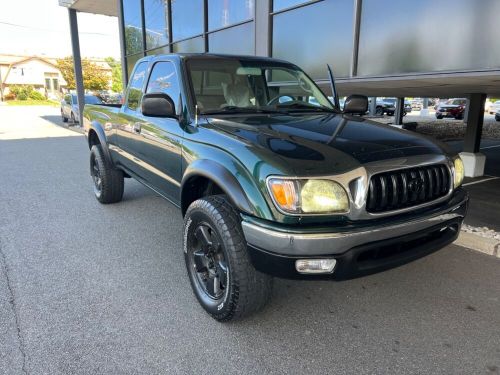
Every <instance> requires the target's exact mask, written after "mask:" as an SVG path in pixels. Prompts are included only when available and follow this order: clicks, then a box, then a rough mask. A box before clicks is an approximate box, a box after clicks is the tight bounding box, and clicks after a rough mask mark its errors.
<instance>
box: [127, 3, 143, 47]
mask: <svg viewBox="0 0 500 375" xmlns="http://www.w3.org/2000/svg"><path fill="white" fill-rule="evenodd" d="M123 22H124V24H125V53H126V54H127V55H130V54H132V53H136V52H139V51H142V49H143V44H142V22H141V1H140V0H123Z"/></svg>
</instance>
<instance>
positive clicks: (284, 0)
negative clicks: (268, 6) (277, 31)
mask: <svg viewBox="0 0 500 375" xmlns="http://www.w3.org/2000/svg"><path fill="white" fill-rule="evenodd" d="M305 2H307V0H274V1H273V11H275V12H277V11H278V10H281V9H285V8H290V7H293V6H295V5H299V4H302V3H305Z"/></svg>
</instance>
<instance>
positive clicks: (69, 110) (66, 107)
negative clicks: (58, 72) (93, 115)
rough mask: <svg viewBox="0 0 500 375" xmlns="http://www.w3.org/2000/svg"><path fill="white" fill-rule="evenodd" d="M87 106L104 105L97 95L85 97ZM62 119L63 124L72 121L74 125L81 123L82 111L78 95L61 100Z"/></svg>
mask: <svg viewBox="0 0 500 375" xmlns="http://www.w3.org/2000/svg"><path fill="white" fill-rule="evenodd" d="M85 104H102V100H101V99H100V98H99V97H97V96H95V95H85ZM61 117H62V120H63V122H68V120H71V122H72V123H77V122H79V118H80V110H79V108H78V99H77V96H76V94H66V95H64V98H63V100H61Z"/></svg>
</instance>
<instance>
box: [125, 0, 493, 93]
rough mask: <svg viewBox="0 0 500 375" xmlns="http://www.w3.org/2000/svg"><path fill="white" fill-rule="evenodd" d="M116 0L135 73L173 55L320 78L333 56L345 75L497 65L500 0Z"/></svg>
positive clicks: (128, 61)
mask: <svg viewBox="0 0 500 375" xmlns="http://www.w3.org/2000/svg"><path fill="white" fill-rule="evenodd" d="M119 1H120V2H121V3H120V4H121V14H120V15H119V16H120V20H121V21H120V22H121V27H122V28H123V33H122V36H123V38H122V39H123V42H122V43H123V50H124V51H123V54H124V58H125V60H126V64H125V67H126V69H127V74H128V75H129V74H130V72H131V70H132V67H133V66H134V64H135V62H136V61H137V60H138V59H139V58H141V57H143V56H146V55H151V54H160V53H171V52H213V53H228V54H243V55H264V56H272V57H276V58H280V59H284V60H288V61H291V62H293V63H295V64H297V65H299V66H300V67H301V68H303V69H304V70H305V71H306V72H307V73H308V74H309V75H310V76H311V77H312V78H314V79H315V80H317V81H318V82H320V83H321V82H326V79H327V72H326V64H327V63H328V64H330V65H331V67H332V68H333V71H334V73H335V75H336V77H337V78H346V79H351V78H364V77H389V76H394V75H401V74H402V75H404V74H427V73H441V72H445V73H446V72H458V71H471V70H479V69H499V68H500V48H492V46H495V45H497V44H498V43H497V42H496V39H497V36H498V35H500V22H498V14H500V1H498V0H481V6H478V5H477V3H478V1H472V0H453V1H450V0H421V1H418V2H416V1H414V0H398V1H395V0H309V1H305V0H119ZM450 4H453V6H451V7H450ZM444 14H445V15H446V19H447V20H449V19H452V20H454V21H453V22H447V21H446V24H447V25H448V26H447V27H443V22H444V21H443V15H444ZM471 30H474V32H470V31H471Z"/></svg>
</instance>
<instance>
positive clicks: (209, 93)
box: [187, 59, 333, 113]
mask: <svg viewBox="0 0 500 375" xmlns="http://www.w3.org/2000/svg"><path fill="white" fill-rule="evenodd" d="M187 69H188V72H189V76H190V79H191V85H192V87H193V91H194V95H195V98H196V104H197V106H198V110H199V111H200V113H218V112H221V113H223V112H226V111H231V112H251V111H259V110H262V111H279V112H283V111H309V110H312V111H317V110H327V111H331V110H333V106H332V104H331V103H330V102H329V100H328V99H327V98H326V96H325V95H324V94H323V93H322V92H321V90H320V89H319V88H318V87H317V86H316V84H315V83H314V82H313V81H312V80H311V79H309V78H308V77H307V76H306V75H305V73H304V72H302V71H301V70H299V69H298V68H296V67H295V66H293V65H291V64H290V65H288V64H284V63H282V64H280V63H273V62H265V61H264V62H262V61H244V60H236V59H228V60H222V59H206V60H205V59H194V60H190V61H188V63H187Z"/></svg>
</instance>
